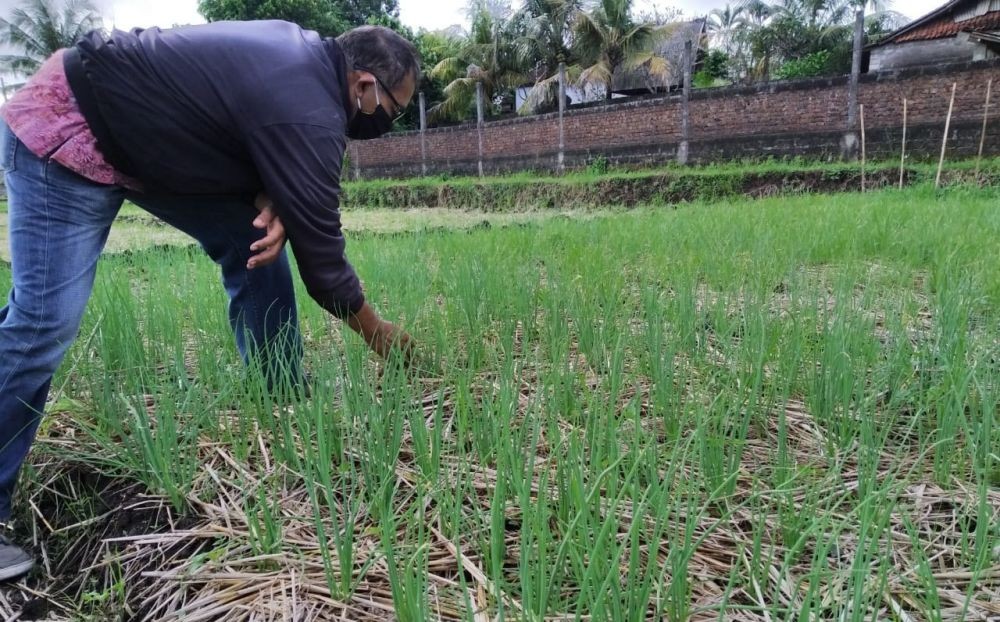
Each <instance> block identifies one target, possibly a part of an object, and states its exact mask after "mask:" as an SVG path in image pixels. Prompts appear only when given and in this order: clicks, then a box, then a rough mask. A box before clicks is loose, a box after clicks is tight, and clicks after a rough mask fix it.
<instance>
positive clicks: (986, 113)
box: [976, 78, 993, 179]
mask: <svg viewBox="0 0 1000 622" xmlns="http://www.w3.org/2000/svg"><path fill="white" fill-rule="evenodd" d="M992 92H993V78H990V81H989V82H987V83H986V107H985V109H984V110H983V134H982V136H980V138H979V155H978V156H976V179H979V165H980V163H981V162H982V160H983V147H985V146H986V124H987V123H988V122H989V119H990V95H991V94H992Z"/></svg>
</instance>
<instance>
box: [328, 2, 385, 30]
mask: <svg viewBox="0 0 1000 622" xmlns="http://www.w3.org/2000/svg"><path fill="white" fill-rule="evenodd" d="M332 4H333V6H334V7H335V9H336V10H337V13H338V14H339V15H340V16H341V18H342V19H343V21H344V23H345V24H346V25H347V27H349V28H353V27H354V26H361V25H362V24H370V23H375V22H373V20H378V19H380V18H384V17H387V18H398V17H399V1H398V0H333V2H332ZM380 25H381V23H380Z"/></svg>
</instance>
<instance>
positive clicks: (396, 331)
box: [347, 302, 413, 363]
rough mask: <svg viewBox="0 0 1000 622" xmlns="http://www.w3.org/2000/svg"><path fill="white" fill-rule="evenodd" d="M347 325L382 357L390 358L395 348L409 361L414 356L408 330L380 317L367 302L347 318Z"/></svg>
mask: <svg viewBox="0 0 1000 622" xmlns="http://www.w3.org/2000/svg"><path fill="white" fill-rule="evenodd" d="M347 325H348V326H350V327H351V330H353V331H354V332H356V333H358V334H359V335H361V338H362V339H364V340H365V343H367V344H368V346H369V347H371V349H372V350H374V351H375V352H377V353H378V354H379V356H381V357H382V358H388V356H389V353H390V352H391V351H392V350H393V349H397V350H399V351H400V352H402V353H403V357H404V361H406V362H407V363H408V362H409V361H410V359H411V358H412V355H413V340H412V339H411V338H410V336H409V335H408V334H407V333H406V331H405V330H403V329H401V328H399V327H398V326H395V325H394V324H392V323H391V322H386V321H385V320H383V319H382V318H380V317H379V316H378V314H377V313H375V310H374V309H372V308H371V307H369V306H368V303H367V302H366V303H365V304H364V306H362V307H361V309H360V310H359V311H358V312H357V313H356V314H354V315H352V316H350V317H349V318H347Z"/></svg>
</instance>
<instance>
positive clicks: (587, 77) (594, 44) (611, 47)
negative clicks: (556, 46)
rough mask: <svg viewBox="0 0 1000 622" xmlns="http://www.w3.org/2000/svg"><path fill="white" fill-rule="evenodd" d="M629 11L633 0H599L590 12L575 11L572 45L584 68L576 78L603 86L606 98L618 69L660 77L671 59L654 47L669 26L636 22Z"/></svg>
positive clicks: (667, 70)
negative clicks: (659, 53) (641, 71)
mask: <svg viewBox="0 0 1000 622" xmlns="http://www.w3.org/2000/svg"><path fill="white" fill-rule="evenodd" d="M631 14H632V0H600V2H598V4H597V6H596V7H595V8H594V9H593V10H592V11H581V12H580V13H578V14H577V18H576V23H575V24H574V27H573V32H574V48H575V50H576V52H577V54H579V57H580V59H581V62H582V65H583V67H584V68H583V70H582V71H581V72H580V80H579V81H580V82H581V83H582V84H596V85H600V86H603V87H604V94H605V98H606V99H609V100H610V99H611V86H612V80H613V77H614V74H615V71H617V70H618V69H625V70H629V71H634V70H639V69H644V70H645V71H646V72H648V74H649V76H650V77H651V78H659V79H663V80H665V79H666V78H667V77H668V76H669V73H670V62H669V61H668V60H667V59H666V58H664V57H662V56H659V55H658V54H657V53H656V47H655V45H656V43H657V41H658V40H659V38H660V37H663V36H666V35H667V34H668V33H669V29H670V28H669V26H668V27H663V26H657V25H656V24H653V23H650V22H637V21H634V20H633V19H632V15H631Z"/></svg>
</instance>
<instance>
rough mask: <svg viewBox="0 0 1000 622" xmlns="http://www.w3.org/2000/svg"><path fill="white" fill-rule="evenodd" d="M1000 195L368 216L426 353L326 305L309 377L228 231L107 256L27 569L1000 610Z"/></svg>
mask: <svg viewBox="0 0 1000 622" xmlns="http://www.w3.org/2000/svg"><path fill="white" fill-rule="evenodd" d="M998 199H1000V196H998V193H997V192H996V191H995V190H992V189H979V188H962V187H958V188H950V189H948V190H947V191H944V192H936V191H934V190H933V189H930V188H928V187H918V188H913V189H909V190H906V191H903V192H900V191H881V192H877V193H869V194H867V195H849V194H843V195H829V196H819V197H816V196H810V197H785V198H774V199H767V200H762V201H759V202H750V201H746V200H733V201H725V202H719V203H712V204H701V205H697V206H695V208H691V209H679V210H667V211H665V210H662V209H661V210H655V209H638V210H635V211H633V212H629V213H598V214H591V215H590V217H589V218H587V219H581V218H577V217H575V216H554V217H550V218H545V219H538V220H534V221H531V222H524V223H518V222H514V223H507V224H508V226H504V227H500V226H495V227H489V228H485V227H476V228H471V229H468V230H465V231H431V232H422V233H395V234H392V235H389V234H386V233H380V232H371V231H369V232H359V233H357V234H355V235H354V236H353V237H352V239H351V242H350V245H349V247H350V254H351V256H352V258H353V259H354V262H355V264H356V265H357V267H358V270H359V273H360V274H361V275H362V277H363V278H364V280H365V282H366V284H367V287H366V290H367V295H368V297H369V300H370V301H371V302H372V303H373V304H375V305H376V306H377V307H378V308H379V309H380V310H381V311H383V312H384V313H385V314H386V315H387V316H388V317H390V318H392V319H394V320H395V319H398V320H399V321H401V322H402V323H403V324H404V325H406V326H407V327H408V328H409V329H410V330H411V331H412V333H413V335H414V337H415V339H416V340H417V342H418V343H419V344H420V350H419V360H418V361H417V365H416V366H415V368H414V369H411V370H403V369H402V368H400V366H398V365H397V364H395V363H396V362H394V361H390V362H388V363H383V362H380V361H377V360H374V359H373V358H372V357H371V356H370V355H369V354H368V352H367V351H366V349H365V347H364V346H363V344H361V343H359V341H358V340H357V339H356V338H354V337H353V336H352V335H344V334H342V332H341V329H340V326H339V325H338V324H336V323H334V322H332V321H331V320H330V319H328V317H326V316H325V315H324V314H323V313H322V312H321V311H320V310H319V309H318V308H317V307H316V306H315V305H313V304H311V303H308V302H304V303H303V305H302V323H303V328H304V331H305V337H306V342H307V345H308V359H307V364H308V367H309V369H310V370H311V371H312V373H313V376H314V378H315V391H314V394H313V396H312V398H311V399H309V400H306V401H304V402H296V403H293V404H291V405H286V404H284V403H283V402H282V401H281V400H280V399H279V398H280V396H274V395H269V394H268V392H267V391H264V390H263V389H262V386H261V385H262V383H261V381H260V378H259V376H257V375H256V374H254V373H252V372H251V373H249V374H246V373H244V371H243V369H242V366H241V364H240V362H239V360H238V358H237V356H236V353H235V348H234V347H233V346H232V343H231V342H232V337H231V335H230V333H229V330H228V325H227V322H226V317H225V312H224V305H225V296H224V293H223V292H222V290H221V287H220V286H219V285H218V284H217V276H216V273H215V269H214V267H213V266H212V265H211V263H210V262H209V261H208V260H206V259H204V258H203V257H201V256H200V255H199V254H198V253H196V252H195V251H193V250H192V249H183V248H182V249H155V250H150V251H147V252H143V253H133V254H131V255H129V256H118V257H109V258H108V260H107V261H105V262H104V263H103V264H102V267H101V270H100V274H99V278H98V284H97V289H96V291H95V295H94V297H93V300H92V303H91V305H90V307H89V310H88V315H87V318H86V321H85V324H84V327H83V329H82V331H81V338H80V340H79V341H78V343H77V344H76V345H75V346H74V348H73V349H72V350H71V353H70V355H69V356H68V358H67V361H66V364H65V365H64V366H63V369H62V370H61V371H60V374H59V376H58V377H57V378H56V380H55V382H54V384H53V387H54V393H53V403H52V407H51V409H50V410H51V411H52V414H51V415H50V416H49V418H48V419H47V420H46V422H45V425H44V427H43V430H42V433H41V441H40V443H39V445H38V446H37V448H36V451H35V452H34V454H33V457H32V464H33V467H32V468H31V469H30V470H29V472H28V473H27V474H26V478H25V479H26V481H25V485H24V487H23V488H22V494H21V497H20V499H19V501H20V504H19V506H18V507H19V508H21V512H22V514H21V516H20V517H19V519H18V523H19V525H20V526H21V530H22V532H23V533H35V534H37V539H38V541H39V542H40V543H41V545H42V546H44V547H46V549H45V550H46V559H48V560H49V570H50V571H51V575H50V576H54V577H56V579H57V580H54V581H51V582H47V581H48V579H47V578H46V577H45V576H40V577H37V578H36V579H34V581H35V583H32V584H31V586H32V589H35V590H36V591H42V592H45V591H48V592H50V593H51V600H52V601H53V603H54V604H52V605H51V607H52V609H53V610H54V611H57V612H63V609H62V608H65V609H66V610H68V611H72V612H73V613H74V615H76V616H84V615H90V616H93V618H94V619H108V618H109V617H113V616H120V617H127V616H128V615H136V616H138V617H140V618H151V619H163V620H192V619H213V620H244V619H250V616H251V612H253V613H254V614H256V615H257V616H258V617H263V618H274V619H278V618H280V616H281V615H285V614H287V615H290V616H293V617H295V616H298V617H299V618H302V619H341V618H342V619H352V620H384V619H387V618H389V617H394V618H395V619H399V620H404V621H406V620H411V621H423V620H438V619H441V620H470V621H472V622H479V621H480V620H493V619H497V618H499V619H505V620H543V619H544V620H571V619H593V620H615V621H625V620H630V621H631V620H654V619H655V620H660V619H667V620H678V621H679V620H691V619H694V620H708V619H740V620H835V619H836V620H868V619H875V618H880V619H898V620H959V619H966V620H986V619H990V618H991V616H997V615H1000V610H998V607H997V603H998V602H1000V549H998V548H997V547H998V545H1000V492H998V490H1000V426H998V425H997V421H996V418H997V412H998V398H1000V386H998V379H1000V315H998V311H997V309H1000V255H998V253H997V252H996V251H997V239H998V238H1000V210H998V208H997V205H998ZM477 218H478V217H477ZM407 227H408V225H401V226H400V228H401V229H405V228H407ZM7 279H9V275H8V274H7V273H6V272H4V268H2V267H0V286H3V285H6V284H7V283H8V281H7ZM165 283H171V284H178V283H180V284H183V287H164V286H163V284H165ZM300 289H301V288H300ZM300 294H301V295H302V298H303V300H305V295H304V292H301V291H300ZM74 469H75V470H76V471H82V472H84V473H98V474H99V476H92V477H89V479H88V478H87V477H83V476H75V478H74V477H70V475H68V473H71V472H73V471H74ZM95 477H96V479H95ZM81 481H83V482H84V483H83V484H80V482H81ZM67 482H69V483H67ZM108 482H113V483H114V484H113V485H112V484H109V483H108ZM130 482H131V483H130ZM115 486H118V487H119V488H115ZM128 486H131V488H129V487H128ZM121 487H125V488H121ZM69 489H72V490H73V491H74V494H70V493H69V492H67V491H68V490H69ZM109 489H114V490H122V489H124V490H127V491H129V492H128V494H120V495H118V497H121V498H120V499H119V498H118V497H114V498H112V499H110V501H109V499H108V497H109V496H111V497H113V495H110V494H108V493H107V490H109ZM88 491H89V492H88ZM85 493H86V494H85ZM123 513H124V515H126V516H132V515H135V516H138V517H139V518H138V520H133V521H131V522H126V524H125V526H124V527H123V526H122V519H121V515H122V514H123ZM104 514H110V515H111V518H109V517H107V516H104ZM109 521H111V522H110V523H109ZM135 523H139V524H135ZM81 551H83V552H82V553H81ZM72 560H75V561H73V563H70V562H71V561H72ZM82 595H87V598H86V599H83V598H82ZM3 602H4V601H2V600H0V607H2V606H3ZM123 612H124V613H123ZM196 612H197V614H200V617H195V616H196ZM5 613H7V612H5ZM67 615H68V614H67Z"/></svg>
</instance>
